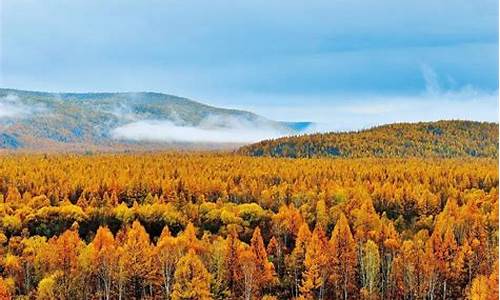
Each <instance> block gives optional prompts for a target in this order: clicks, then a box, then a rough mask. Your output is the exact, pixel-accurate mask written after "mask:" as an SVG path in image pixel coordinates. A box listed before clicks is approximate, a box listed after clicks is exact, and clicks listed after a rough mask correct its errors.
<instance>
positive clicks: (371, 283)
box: [363, 240, 380, 296]
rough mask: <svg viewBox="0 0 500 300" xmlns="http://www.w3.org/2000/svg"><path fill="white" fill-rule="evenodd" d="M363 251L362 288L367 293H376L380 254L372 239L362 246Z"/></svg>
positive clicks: (371, 294)
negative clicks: (363, 275)
mask: <svg viewBox="0 0 500 300" xmlns="http://www.w3.org/2000/svg"><path fill="white" fill-rule="evenodd" d="M363 253H364V256H363V268H364V273H365V275H366V282H365V286H364V288H365V289H366V290H367V292H368V295H370V296H373V295H377V294H378V282H379V279H380V278H379V276H380V274H379V272H380V255H379V252H378V246H377V244H375V242H373V241H372V240H368V241H367V242H366V244H365V246H364V249H363Z"/></svg>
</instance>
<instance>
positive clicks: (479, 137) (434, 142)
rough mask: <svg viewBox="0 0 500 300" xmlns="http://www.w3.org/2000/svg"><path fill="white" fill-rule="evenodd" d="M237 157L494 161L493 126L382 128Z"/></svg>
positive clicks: (302, 139)
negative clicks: (458, 158) (473, 158)
mask: <svg viewBox="0 0 500 300" xmlns="http://www.w3.org/2000/svg"><path fill="white" fill-rule="evenodd" d="M239 152H240V153H241V154H245V155H252V156H273V157H294V158H296V157H354V158H359V157H427V158H428V157H442V158H453V157H491V158H494V157H497V156H498V124H496V123H486V122H473V121H438V122H421V123H414V124H410V123H400V124H390V125H383V126H380V127H374V128H372V129H368V130H363V131H359V132H343V133H326V134H321V133H318V134H309V135H300V136H292V137H284V138H279V139H274V140H267V141H262V142H259V143H256V144H252V145H249V146H244V147H242V148H241V149H240V150H239Z"/></svg>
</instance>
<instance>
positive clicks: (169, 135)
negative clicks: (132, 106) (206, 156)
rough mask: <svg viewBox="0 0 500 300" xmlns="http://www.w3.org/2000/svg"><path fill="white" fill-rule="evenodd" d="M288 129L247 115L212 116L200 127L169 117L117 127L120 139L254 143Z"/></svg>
mask: <svg viewBox="0 0 500 300" xmlns="http://www.w3.org/2000/svg"><path fill="white" fill-rule="evenodd" d="M288 133H289V132H287V131H286V130H284V128H280V127H278V126H272V125H270V124H257V123H254V122H251V121H249V120H246V119H243V118H236V117H227V116H217V115H210V116H208V117H207V118H204V119H203V120H202V121H201V122H200V123H199V124H198V125H197V126H191V125H180V124H176V123H174V122H173V121H169V120H140V121H135V122H130V123H127V124H125V125H123V126H119V127H117V128H114V129H113V130H112V131H111V136H112V137H113V138H114V139H117V140H129V141H145V142H186V143H236V144H244V143H252V142H257V141H260V140H263V139H270V138H277V137H280V136H283V135H286V134H288Z"/></svg>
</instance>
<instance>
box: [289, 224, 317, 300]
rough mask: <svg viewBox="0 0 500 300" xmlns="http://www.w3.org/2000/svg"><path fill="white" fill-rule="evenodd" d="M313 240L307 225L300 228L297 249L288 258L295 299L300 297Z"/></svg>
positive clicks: (296, 241) (296, 243) (296, 242)
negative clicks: (310, 242) (307, 253)
mask: <svg viewBox="0 0 500 300" xmlns="http://www.w3.org/2000/svg"><path fill="white" fill-rule="evenodd" d="M310 239H311V231H310V230H309V226H308V225H307V223H303V224H302V226H300V229H299V233H298V235H297V239H296V240H295V247H294V248H293V251H292V253H291V255H290V256H289V257H288V260H287V266H288V270H289V273H291V277H292V282H293V292H292V293H293V297H295V298H297V297H299V292H300V284H301V282H302V274H303V272H304V271H305V266H304V261H305V256H306V247H307V244H308V243H309V240H310Z"/></svg>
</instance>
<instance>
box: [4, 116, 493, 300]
mask: <svg viewBox="0 0 500 300" xmlns="http://www.w3.org/2000/svg"><path fill="white" fill-rule="evenodd" d="M438 124H440V123H438ZM445 124H447V123H445ZM394 126H395V127H396V128H398V127H400V126H406V125H394ZM422 126H424V125H422ZM425 126H427V125H425ZM477 126H479V127H480V128H483V127H485V126H486V125H484V124H477ZM489 126H490V125H488V128H489ZM389 128H391V127H389ZM427 128H428V127H427ZM440 128H441V130H443V133H442V135H446V134H447V133H446V130H449V127H446V126H443V127H440ZM436 130H438V129H436ZM491 130H492V131H494V129H491ZM374 132H376V130H374ZM477 134H478V135H480V134H482V133H479V132H478V133H477ZM461 137H463V136H461ZM0 174H1V176H0V217H1V222H0V258H1V259H0V299H11V298H12V299H173V300H179V299H268V300H269V299H292V298H295V299H361V298H362V299H464V298H466V297H468V298H470V299H497V298H498V196H499V195H498V160H496V159H488V158H474V159H460V160H457V159H433V160H426V159H405V160H401V159H375V158H370V159H336V160H332V159H295V160H289V159H277V158H255V157H245V156H237V155H228V154H224V155H222V154H169V153H154V154H121V155H118V154H109V155H87V156H83V155H82V156H79V155H9V156H2V159H1V160H0Z"/></svg>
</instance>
